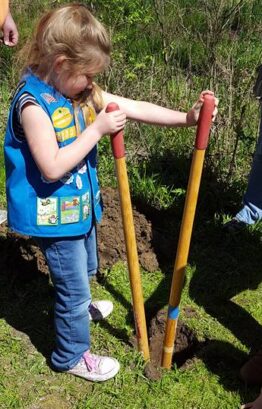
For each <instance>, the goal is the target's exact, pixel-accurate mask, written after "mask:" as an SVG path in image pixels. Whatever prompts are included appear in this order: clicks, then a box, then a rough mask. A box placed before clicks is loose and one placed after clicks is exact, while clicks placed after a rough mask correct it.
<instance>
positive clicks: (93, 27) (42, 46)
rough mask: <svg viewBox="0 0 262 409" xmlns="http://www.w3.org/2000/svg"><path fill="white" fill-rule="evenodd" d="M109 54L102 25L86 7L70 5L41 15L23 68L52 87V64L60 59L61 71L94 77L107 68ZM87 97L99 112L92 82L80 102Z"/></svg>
mask: <svg viewBox="0 0 262 409" xmlns="http://www.w3.org/2000/svg"><path fill="white" fill-rule="evenodd" d="M110 51H111V43H110V40H109V37H108V34H107V31H106V29H105V28H104V26H103V25H102V24H101V23H100V22H99V21H98V20H97V19H96V18H95V17H94V16H93V15H92V14H91V13H90V11H89V10H88V9H87V7H86V6H84V5H81V4H69V5H66V6H62V7H60V8H57V9H54V10H51V11H49V12H47V13H46V14H44V15H43V16H42V18H41V19H40V21H39V23H38V25H37V27H36V32H35V35H34V37H33V40H32V42H31V45H30V47H29V51H28V55H27V63H26V68H27V69H28V68H30V69H31V70H32V72H33V73H35V74H36V75H38V76H39V77H40V78H41V79H45V80H46V81H47V82H49V83H51V84H52V72H53V64H54V62H55V61H56V59H57V58H58V57H60V56H63V57H65V64H63V67H64V68H63V69H64V71H67V72H68V73H69V74H70V75H74V74H85V75H88V76H90V77H93V76H94V75H96V74H98V73H100V72H102V71H104V69H105V68H106V67H107V66H108V65H109V63H110ZM90 98H91V99H92V100H93V101H94V103H95V105H97V108H98V109H101V108H102V105H103V102H102V96H101V90H100V89H99V87H98V86H97V85H96V84H95V83H94V84H93V90H92V93H91V95H89V96H87V95H84V94H83V96H82V97H81V98H80V100H81V101H82V102H83V101H84V100H86V99H90Z"/></svg>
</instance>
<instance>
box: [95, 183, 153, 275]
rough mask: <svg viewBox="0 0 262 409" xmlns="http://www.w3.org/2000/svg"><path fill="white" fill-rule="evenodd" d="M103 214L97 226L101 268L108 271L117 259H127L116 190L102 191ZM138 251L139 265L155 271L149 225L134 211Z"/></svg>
mask: <svg viewBox="0 0 262 409" xmlns="http://www.w3.org/2000/svg"><path fill="white" fill-rule="evenodd" d="M102 197H103V203H104V214H103V219H102V222H101V223H100V224H99V225H98V227H97V235H98V250H99V259H100V267H101V268H102V269H103V268H110V267H112V265H114V264H115V263H116V262H117V261H118V260H126V248H125V240H124V232H123V225H122V218H121V209H120V203H119V196H118V192H117V190H114V189H111V188H107V189H104V190H103V192H102ZM133 218H134V225H135V231H136V240H137V252H138V257H139V263H140V265H141V266H142V267H143V268H144V269H145V270H147V271H149V272H153V271H155V270H157V269H158V267H159V266H158V261H157V258H156V254H155V253H154V249H153V247H152V236H153V234H152V225H151V223H150V221H148V220H147V219H146V217H145V216H144V215H143V214H141V213H139V212H138V211H136V209H133Z"/></svg>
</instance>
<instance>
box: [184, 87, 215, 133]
mask: <svg viewBox="0 0 262 409" xmlns="http://www.w3.org/2000/svg"><path fill="white" fill-rule="evenodd" d="M207 94H208V95H214V92H212V91H209V90H207V91H202V92H201V94H200V95H199V98H198V100H197V102H196V103H195V104H194V105H193V106H192V108H191V109H190V110H189V111H188V113H187V116H186V121H187V126H194V125H196V124H197V122H198V118H199V113H200V110H201V108H202V105H203V102H204V96H205V95H207ZM217 106H218V99H217V98H216V97H215V108H214V111H213V115H212V122H214V121H215V119H216V116H217Z"/></svg>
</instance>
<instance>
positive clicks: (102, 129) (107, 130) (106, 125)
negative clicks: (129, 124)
mask: <svg viewBox="0 0 262 409" xmlns="http://www.w3.org/2000/svg"><path fill="white" fill-rule="evenodd" d="M105 110H106V108H104V109H103V110H102V111H101V112H100V113H99V114H98V115H97V117H96V120H95V121H94V122H93V124H92V126H93V127H94V128H95V129H96V131H97V132H98V133H99V134H100V136H101V137H102V136H103V135H106V134H114V133H116V132H119V131H121V129H123V128H124V126H125V124H126V114H125V113H124V112H123V111H121V109H119V110H117V111H113V112H106V111H105Z"/></svg>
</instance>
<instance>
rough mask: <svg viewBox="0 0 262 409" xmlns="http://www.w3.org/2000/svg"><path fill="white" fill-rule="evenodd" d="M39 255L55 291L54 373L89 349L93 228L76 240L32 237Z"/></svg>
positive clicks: (94, 249)
mask: <svg viewBox="0 0 262 409" xmlns="http://www.w3.org/2000/svg"><path fill="white" fill-rule="evenodd" d="M35 240H36V242H37V243H38V245H39V246H40V248H41V250H42V251H43V253H44V255H45V257H46V260H47V263H48V266H49V270H50V275H51V279H52V282H53V285H54V289H55V294H56V295H55V309H54V321H55V333H56V346H55V350H54V351H53V352H52V355H51V363H52V366H53V367H54V369H56V370H58V371H66V370H68V369H70V368H73V367H74V366H75V365H76V364H77V363H78V361H79V360H80V358H81V356H82V355H83V353H84V352H85V351H87V350H88V349H89V348H90V333H89V315H88V307H89V305H90V302H91V294H90V288H89V274H90V275H93V274H94V273H96V270H97V267H98V261H97V245H96V230H95V227H93V228H92V229H91V231H90V232H89V233H88V234H86V235H83V236H77V237H56V238H48V237H35Z"/></svg>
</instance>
